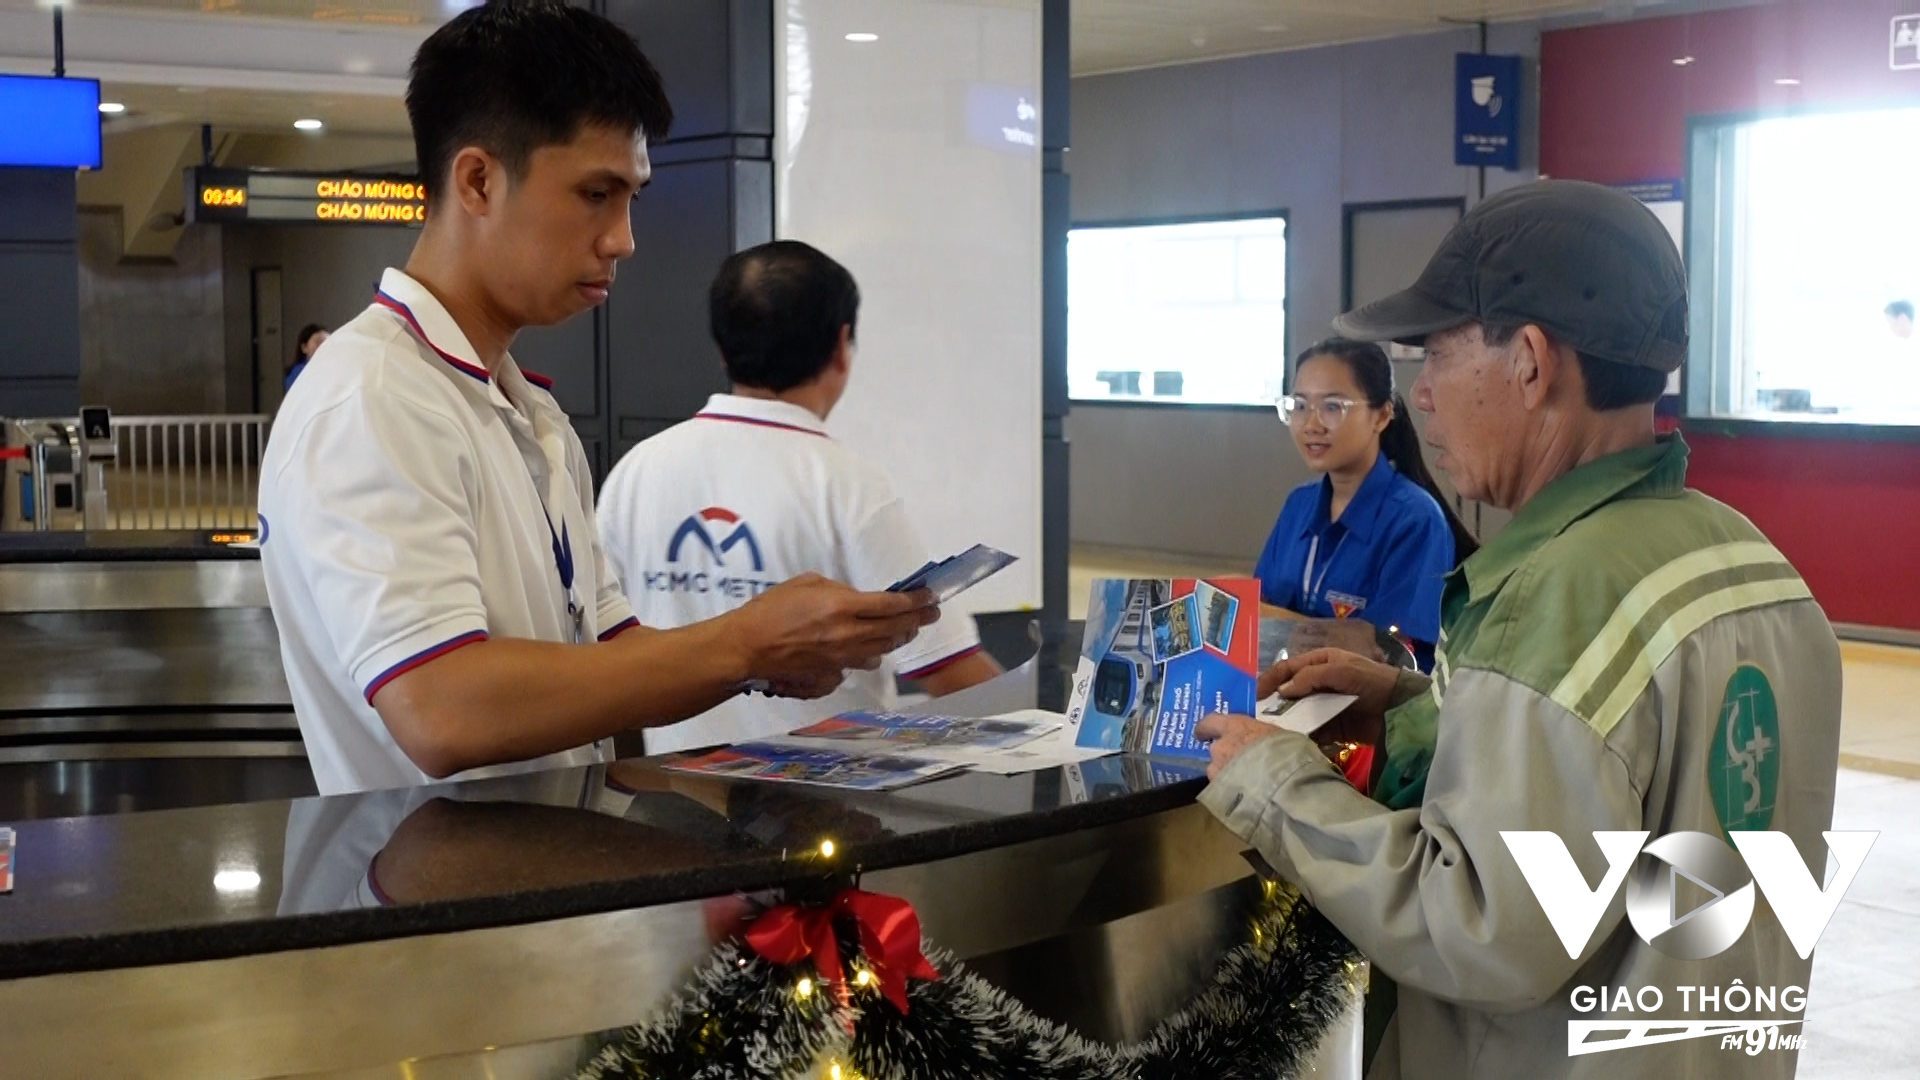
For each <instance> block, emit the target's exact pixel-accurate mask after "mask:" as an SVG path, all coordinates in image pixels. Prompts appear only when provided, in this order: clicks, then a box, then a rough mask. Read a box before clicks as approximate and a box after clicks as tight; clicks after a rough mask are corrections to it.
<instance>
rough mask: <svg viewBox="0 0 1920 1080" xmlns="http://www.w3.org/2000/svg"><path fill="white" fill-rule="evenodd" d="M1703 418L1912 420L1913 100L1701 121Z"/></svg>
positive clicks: (1693, 249) (1697, 356)
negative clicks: (1864, 108) (1881, 106)
mask: <svg viewBox="0 0 1920 1080" xmlns="http://www.w3.org/2000/svg"><path fill="white" fill-rule="evenodd" d="M1693 169H1694V173H1693V175H1694V183H1693V188H1692V191H1691V192H1690V203H1689V210H1690V213H1689V215H1688V217H1689V220H1690V222H1691V224H1690V225H1689V230H1690V232H1689V241H1690V252H1689V258H1690V260H1691V264H1692V275H1693V305H1694V311H1693V332H1692V337H1693V355H1692V359H1691V361H1690V364H1689V378H1688V388H1687V407H1688V411H1689V412H1690V413H1691V414H1693V415H1696V416H1719V417H1735V418H1743V419H1756V420H1798V421H1826V422H1841V423H1854V424H1920V335H1917V334H1916V332H1915V328H1914V318H1913V307H1914V305H1915V304H1916V303H1920V202H1916V201H1915V198H1914V191H1915V185H1916V183H1920V109H1898V110H1879V111H1873V112H1856V113H1837V114H1822V115H1812V116H1792V117H1775V118H1768V119H1761V120H1750V121H1744V122H1737V123H1727V124H1720V125H1711V126H1706V127H1702V128H1699V129H1696V131H1695V133H1694V138H1693Z"/></svg>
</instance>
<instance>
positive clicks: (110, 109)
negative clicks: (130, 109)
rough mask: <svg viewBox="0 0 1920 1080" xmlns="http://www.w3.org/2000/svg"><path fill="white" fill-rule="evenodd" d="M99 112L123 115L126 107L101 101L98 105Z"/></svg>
mask: <svg viewBox="0 0 1920 1080" xmlns="http://www.w3.org/2000/svg"><path fill="white" fill-rule="evenodd" d="M100 111H101V112H103V113H108V114H115V113H123V112H126V111H127V107H126V106H125V105H122V104H120V103H119V102H117V101H103V102H101V103H100Z"/></svg>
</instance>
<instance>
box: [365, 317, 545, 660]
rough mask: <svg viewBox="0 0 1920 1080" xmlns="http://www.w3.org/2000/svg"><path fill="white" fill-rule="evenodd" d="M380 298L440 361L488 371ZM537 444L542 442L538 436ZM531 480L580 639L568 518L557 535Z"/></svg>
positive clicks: (471, 370)
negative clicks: (456, 353)
mask: <svg viewBox="0 0 1920 1080" xmlns="http://www.w3.org/2000/svg"><path fill="white" fill-rule="evenodd" d="M376 296H377V297H378V299H379V300H380V302H381V304H382V306H384V307H387V308H390V309H391V310H392V311H393V312H394V313H395V314H397V315H399V316H400V319H401V321H402V322H404V323H405V324H406V326H407V329H408V330H410V331H411V332H412V333H413V335H414V336H415V337H417V338H419V339H420V341H421V343H422V344H424V345H426V347H427V348H429V349H432V350H433V351H434V354H435V355H437V356H439V357H440V359H442V360H445V361H446V362H447V363H449V364H451V365H453V367H454V368H455V369H456V370H458V371H460V372H461V373H462V374H466V375H473V374H474V373H475V372H476V371H484V370H485V369H477V368H475V367H474V366H473V365H472V364H469V363H467V362H466V361H464V360H461V359H460V358H459V357H456V356H453V355H451V354H449V353H448V352H447V351H446V350H445V349H442V348H441V347H440V346H438V345H435V344H434V343H433V339H432V338H430V337H428V336H427V332H426V330H425V328H423V327H422V326H421V325H420V320H419V319H417V318H415V317H414V314H413V309H411V308H409V307H408V306H407V305H406V304H404V303H401V302H400V301H399V300H396V299H394V298H393V297H391V296H388V295H387V294H386V293H384V292H380V293H377V294H376ZM485 377H486V379H487V381H488V383H489V384H491V383H492V381H493V377H492V375H491V374H487V375H486V376H485ZM536 441H538V437H537V436H536ZM541 454H542V455H543V456H544V455H545V454H546V450H545V449H544V448H542V449H541ZM548 464H549V466H550V467H551V466H552V463H551V462H549V463H548ZM527 479H528V480H529V481H532V482H533V494H534V498H536V499H538V500H539V501H540V515H541V517H542V518H543V519H544V520H545V521H546V523H547V536H548V538H549V539H551V540H552V541H553V569H554V572H555V573H556V574H558V575H559V578H560V590H561V591H562V592H564V593H566V594H567V614H568V616H569V618H570V619H571V620H572V622H573V623H574V636H575V638H576V639H577V638H579V637H580V636H581V633H582V628H581V625H580V622H581V607H580V603H579V601H578V599H577V598H576V597H575V596H574V592H573V537H572V536H571V535H569V533H568V530H567V515H566V512H565V511H564V510H563V511H561V513H560V528H559V530H558V531H555V529H554V527H553V511H552V510H551V509H549V508H548V506H547V493H546V492H545V491H542V490H541V487H540V484H539V482H538V481H537V480H536V479H535V477H534V475H533V472H532V470H528V472H527Z"/></svg>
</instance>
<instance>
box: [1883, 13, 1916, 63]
mask: <svg viewBox="0 0 1920 1080" xmlns="http://www.w3.org/2000/svg"><path fill="white" fill-rule="evenodd" d="M1889 48H1890V50H1891V51H1890V53H1889V55H1888V59H1887V64H1888V66H1889V67H1891V68H1893V70H1895V71H1909V70H1914V69H1920V15H1896V16H1894V17H1893V30H1892V41H1891V43H1890V45H1889Z"/></svg>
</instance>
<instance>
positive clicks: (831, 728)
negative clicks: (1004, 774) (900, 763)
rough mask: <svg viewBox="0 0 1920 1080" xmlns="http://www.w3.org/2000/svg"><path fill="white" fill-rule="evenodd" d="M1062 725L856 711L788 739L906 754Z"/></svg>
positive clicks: (1009, 740)
mask: <svg viewBox="0 0 1920 1080" xmlns="http://www.w3.org/2000/svg"><path fill="white" fill-rule="evenodd" d="M1059 726H1060V725H1058V724H1045V723H1035V722H1032V721H1027V720H1009V719H999V718H983V719H975V718H972V717H964V716H912V715H908V714H906V713H890V712H850V713H842V714H840V715H839V716H835V717H833V718H831V719H827V720H822V721H820V722H819V723H817V724H813V725H811V726H808V727H803V728H801V729H799V730H798V731H793V732H789V733H788V734H787V736H786V738H788V739H831V740H834V741H836V742H845V743H859V744H877V745H863V746H861V747H860V749H862V750H867V749H877V748H882V747H883V748H886V749H890V750H893V751H896V752H900V753H913V752H914V751H916V750H925V749H930V748H935V747H956V748H957V747H966V748H969V749H980V750H1000V749H1005V748H1008V747H1014V746H1019V745H1020V744H1022V743H1027V742H1032V741H1033V740H1035V739H1037V738H1039V737H1040V736H1042V735H1045V734H1047V733H1048V732H1050V731H1053V730H1055V729H1056V728H1058V727H1059ZM775 741H784V740H775Z"/></svg>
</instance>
